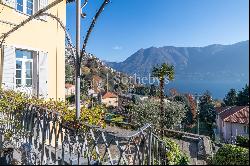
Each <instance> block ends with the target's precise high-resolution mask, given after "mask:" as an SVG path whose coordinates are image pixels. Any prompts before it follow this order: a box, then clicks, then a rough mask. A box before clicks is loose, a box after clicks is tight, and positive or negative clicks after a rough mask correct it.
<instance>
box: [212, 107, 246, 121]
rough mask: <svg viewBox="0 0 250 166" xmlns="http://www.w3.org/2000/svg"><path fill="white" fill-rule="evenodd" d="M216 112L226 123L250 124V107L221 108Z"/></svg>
mask: <svg viewBox="0 0 250 166" xmlns="http://www.w3.org/2000/svg"><path fill="white" fill-rule="evenodd" d="M216 112H217V114H218V115H219V116H220V118H221V119H222V120H223V121H225V122H231V123H242V124H249V106H232V107H219V108H216Z"/></svg>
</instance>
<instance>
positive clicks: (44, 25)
mask: <svg viewBox="0 0 250 166" xmlns="http://www.w3.org/2000/svg"><path fill="white" fill-rule="evenodd" d="M37 1H38V0H34V2H37ZM2 2H3V0H2ZM51 2H53V0H48V1H47V3H48V4H50V3H51ZM48 13H51V14H53V15H55V16H57V17H58V18H60V20H61V21H62V22H63V24H64V25H66V1H65V0H64V1H62V2H60V3H59V4H57V5H56V6H54V7H52V8H51V9H49V10H48ZM28 17H29V15H27V14H24V13H22V12H19V11H17V10H16V9H15V8H12V7H9V6H8V5H4V4H2V3H1V0H0V36H2V35H3V34H4V33H6V32H7V31H9V30H10V29H12V28H13V27H15V25H17V24H19V23H20V22H21V21H23V20H25V19H27V18H28ZM0 41H1V39H0ZM4 45H7V46H13V47H14V48H18V49H24V50H30V51H37V52H38V51H43V52H47V66H48V68H47V84H48V85H47V90H48V93H47V95H48V96H47V98H54V99H64V98H65V90H64V89H65V87H64V86H65V32H64V31H63V29H62V28H61V27H60V25H59V24H58V23H57V21H56V20H53V19H52V18H49V17H47V18H46V20H41V19H34V20H32V21H30V22H29V23H27V24H26V25H24V26H23V27H21V28H20V29H18V30H17V31H15V32H13V33H11V34H10V35H9V36H8V37H7V38H6V39H5V43H4ZM3 50H4V49H3V46H2V47H1V48H0V64H1V67H0V83H1V84H2V77H3V56H4V51H3Z"/></svg>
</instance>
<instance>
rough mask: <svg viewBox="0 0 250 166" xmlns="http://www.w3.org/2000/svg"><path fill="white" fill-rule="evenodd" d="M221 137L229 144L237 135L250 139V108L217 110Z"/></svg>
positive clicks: (218, 131) (217, 121) (221, 108)
mask: <svg viewBox="0 0 250 166" xmlns="http://www.w3.org/2000/svg"><path fill="white" fill-rule="evenodd" d="M216 113H217V117H216V124H217V133H218V134H219V137H220V138H221V139H222V140H223V141H225V142H227V141H228V140H230V139H231V138H233V137H236V136H237V135H243V136H247V137H249V106H232V107H229V106H228V107H218V108H216Z"/></svg>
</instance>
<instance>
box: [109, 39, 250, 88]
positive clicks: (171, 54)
mask: <svg viewBox="0 0 250 166" xmlns="http://www.w3.org/2000/svg"><path fill="white" fill-rule="evenodd" d="M164 62H165V63H170V64H173V65H174V66H175V72H176V77H175V80H174V82H173V83H175V82H176V83H180V82H196V83H198V82H200V83H242V84H243V83H244V84H245V83H248V81H249V71H248V69H249V41H248V40H247V41H243V42H238V43H235V44H232V45H221V44H213V45H209V46H205V47H174V46H164V47H159V48H157V47H150V48H147V49H140V50H138V51H137V52H135V53H134V54H133V55H131V56H130V57H128V58H127V59H126V60H125V61H123V62H119V63H117V62H106V63H107V64H108V65H109V66H111V67H112V68H114V69H116V70H118V71H121V72H125V73H127V74H130V75H134V74H135V73H136V75H137V76H148V74H150V73H151V70H152V68H153V67H154V66H156V65H157V64H162V63H164Z"/></svg>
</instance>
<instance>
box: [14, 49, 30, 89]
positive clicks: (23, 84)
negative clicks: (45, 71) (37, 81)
mask: <svg viewBox="0 0 250 166" xmlns="http://www.w3.org/2000/svg"><path fill="white" fill-rule="evenodd" d="M16 50H20V51H28V50H22V49H16ZM28 52H31V54H32V59H27V57H26V56H24V57H23V58H17V57H16V61H20V62H22V67H21V87H30V88H32V85H33V82H34V80H33V78H34V77H33V70H34V66H33V64H34V63H33V58H34V57H33V56H34V53H33V51H28ZM26 62H31V70H32V72H31V81H32V84H31V85H30V86H26V79H27V78H26ZM16 70H19V69H16ZM15 72H16V71H15ZM16 74H17V73H16ZM16 74H15V80H16V79H19V78H17V77H16ZM28 79H29V78H28ZM16 87H17V88H18V84H17V83H16Z"/></svg>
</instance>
